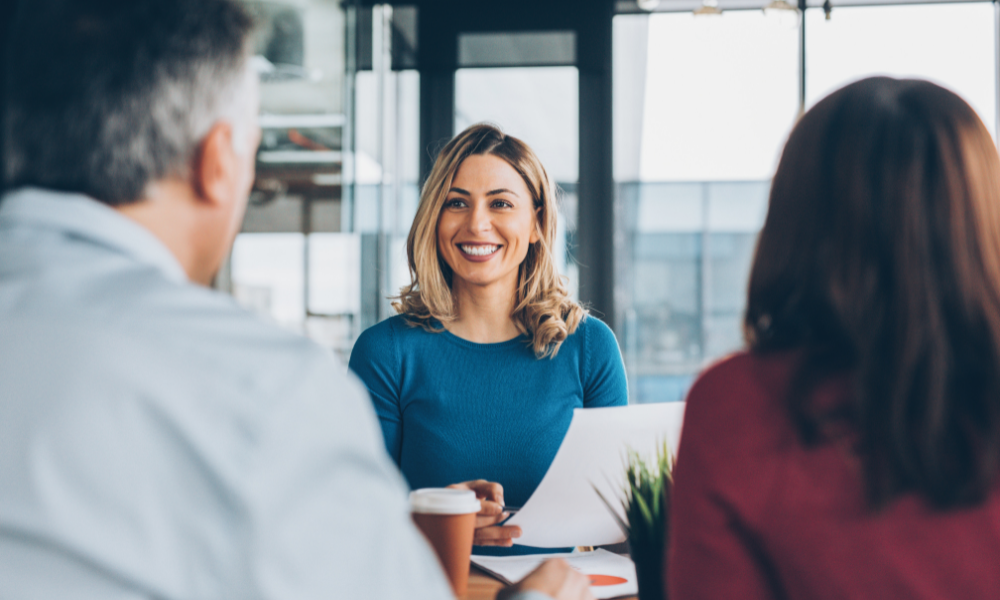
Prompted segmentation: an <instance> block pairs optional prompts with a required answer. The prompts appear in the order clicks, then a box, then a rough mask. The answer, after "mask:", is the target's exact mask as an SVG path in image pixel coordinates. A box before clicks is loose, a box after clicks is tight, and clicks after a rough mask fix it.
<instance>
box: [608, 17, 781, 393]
mask: <svg viewBox="0 0 1000 600" xmlns="http://www.w3.org/2000/svg"><path fill="white" fill-rule="evenodd" d="M797 35H798V33H797V30H795V29H794V28H789V27H787V26H786V25H785V24H783V23H779V22H776V21H774V20H772V19H768V18H766V17H765V16H764V15H763V14H762V13H761V12H760V11H732V12H726V13H724V14H723V15H722V16H721V17H715V18H711V17H709V18H706V17H695V16H693V15H692V14H690V13H672V14H670V13H663V14H655V15H651V16H620V17H617V18H616V19H615V52H616V56H615V62H614V66H615V115H614V117H615V127H616V131H615V155H616V160H615V163H616V164H615V177H616V183H617V189H618V201H619V203H620V212H619V214H620V215H621V220H620V222H619V223H618V227H619V231H620V232H621V237H622V239H623V242H624V243H623V244H622V245H621V246H620V248H621V249H620V252H623V253H624V256H623V257H622V258H621V259H619V261H618V262H619V264H620V265H621V266H622V267H621V268H620V269H618V274H617V277H618V281H617V286H618V288H619V289H618V290H617V296H616V297H617V298H618V299H619V302H620V305H621V308H620V309H619V310H620V313H619V323H621V324H622V327H621V328H620V329H621V331H620V332H619V333H620V336H621V338H622V342H623V352H624V356H625V361H626V367H627V369H628V372H629V378H630V382H629V383H630V388H631V390H632V399H631V401H632V402H640V403H641V402H662V401H673V400H681V399H683V397H684V394H685V393H686V390H687V387H688V386H689V385H690V383H691V380H692V379H693V376H694V374H695V373H697V372H698V371H699V370H700V369H701V368H702V367H703V365H704V364H705V362H706V361H708V360H711V359H712V358H713V357H717V356H721V355H722V354H725V353H726V352H729V351H731V350H734V349H737V348H739V347H740V345H741V343H742V342H741V325H740V323H741V318H742V311H743V297H744V295H745V287H746V280H747V276H748V272H749V264H750V259H751V256H752V252H753V247H754V242H755V236H756V233H757V231H758V229H759V228H760V226H761V225H762V224H763V218H764V215H765V213H766V202H767V190H768V180H769V178H770V177H771V175H772V173H773V170H774V167H775V165H776V163H777V158H778V153H779V152H780V149H781V147H782V145H783V143H784V140H785V137H786V136H787V134H788V131H789V130H790V128H791V126H792V124H793V123H794V120H795V117H796V114H797V110H798V95H797V89H798V88H797V86H798V74H797V73H798V59H797V52H798V38H797Z"/></svg>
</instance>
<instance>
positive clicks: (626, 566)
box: [472, 550, 639, 598]
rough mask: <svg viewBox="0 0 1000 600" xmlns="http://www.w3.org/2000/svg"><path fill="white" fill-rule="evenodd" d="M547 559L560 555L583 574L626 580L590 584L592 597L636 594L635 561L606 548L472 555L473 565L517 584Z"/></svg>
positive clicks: (508, 582) (559, 556) (637, 589)
mask: <svg viewBox="0 0 1000 600" xmlns="http://www.w3.org/2000/svg"><path fill="white" fill-rule="evenodd" d="M550 558H561V559H563V560H565V561H566V562H568V563H569V566H571V567H573V568H574V569H576V570H577V571H580V572H581V573H583V574H585V575H609V576H611V577H621V578H622V579H625V580H626V582H625V583H619V584H615V585H592V586H590V593H592V594H593V595H594V597H595V598H618V597H619V596H635V595H636V594H638V593H639V584H638V583H637V580H636V577H635V564H634V563H633V562H632V561H631V560H629V559H628V558H626V557H624V556H619V555H617V554H614V553H612V552H608V551H607V550H595V551H594V552H566V553H561V554H529V555H527V556H476V555H473V556H472V564H474V565H476V566H477V567H479V568H480V569H482V570H484V571H486V572H487V573H489V574H490V575H493V576H494V577H496V578H497V579H499V580H500V581H503V582H504V583H507V584H511V583H516V582H518V581H521V580H522V579H524V577H525V576H526V575H527V574H528V573H531V572H532V571H534V570H535V569H537V568H538V567H539V566H540V565H541V564H542V563H543V562H545V561H546V560H548V559H550Z"/></svg>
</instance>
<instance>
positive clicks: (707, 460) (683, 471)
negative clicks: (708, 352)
mask: <svg viewBox="0 0 1000 600" xmlns="http://www.w3.org/2000/svg"><path fill="white" fill-rule="evenodd" d="M720 379H724V378H720V377H718V376H714V377H713V376H711V372H710V373H709V375H708V376H702V378H701V379H700V380H699V381H697V382H696V383H695V385H694V386H693V387H692V389H691V392H690V393H689V395H688V398H687V407H686V409H685V415H684V426H683V434H682V436H681V446H680V449H679V451H678V459H677V465H676V467H675V469H674V487H673V497H672V506H671V513H670V531H669V537H670V540H669V550H668V563H667V578H666V579H667V582H668V588H669V589H668V592H669V597H670V599H671V600H694V599H706V600H708V599H713V600H714V599H717V598H740V599H741V600H754V599H757V598H759V599H762V600H763V599H773V598H778V597H782V595H781V594H775V592H774V590H773V589H772V587H773V586H772V585H771V579H770V578H769V576H768V572H769V569H768V567H767V560H766V558H765V556H764V554H763V553H762V551H761V549H760V545H759V544H758V542H757V540H756V539H755V536H754V534H753V531H752V528H751V527H749V526H747V525H746V524H745V523H744V522H743V519H742V517H741V516H740V511H739V510H738V508H737V507H736V506H734V504H733V503H734V502H738V500H735V501H734V500H733V499H732V498H733V495H732V494H731V493H729V490H728V489H723V486H722V485H721V484H720V483H719V482H720V481H726V480H728V479H729V476H728V475H727V474H726V473H722V472H720V471H724V470H726V469H729V468H735V467H734V465H733V463H734V462H738V461H739V460H740V457H739V451H738V449H737V448H733V447H730V446H727V445H726V444H727V440H730V439H732V438H733V437H735V436H734V435H732V433H731V432H730V431H729V429H730V426H731V425H733V424H729V423H725V422H726V419H727V411H725V407H724V406H722V407H720V402H719V398H720V396H721V395H726V394H728V395H729V396H732V392H733V391H732V390H731V389H727V385H726V383H725V382H724V381H720ZM728 412H729V413H732V412H733V411H728ZM736 426H738V425H736ZM736 485H737V486H739V485H741V484H740V483H739V482H737V483H736Z"/></svg>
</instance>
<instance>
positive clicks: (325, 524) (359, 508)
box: [245, 351, 452, 600]
mask: <svg viewBox="0 0 1000 600" xmlns="http://www.w3.org/2000/svg"><path fill="white" fill-rule="evenodd" d="M319 352H320V354H322V351H319ZM313 362H314V363H315V364H314V365H312V367H313V368H311V369H309V370H308V371H307V373H306V376H305V377H304V380H299V383H298V384H297V385H295V387H294V389H290V390H288V393H287V396H286V399H287V401H285V402H282V403H281V405H280V406H277V407H275V408H274V409H272V411H271V414H269V415H268V418H267V419H266V420H265V423H266V424H267V426H266V431H264V432H262V433H261V435H259V439H260V444H259V447H258V450H257V451H256V456H255V460H254V461H253V465H254V468H253V472H252V478H251V481H250V483H249V485H248V489H247V492H246V498H245V504H246V506H247V509H246V510H247V511H248V516H249V520H250V522H249V527H248V533H249V540H248V544H247V548H248V549H250V550H249V551H250V552H251V559H250V560H251V564H250V565H249V567H250V569H249V570H250V572H251V573H253V574H254V578H255V584H256V585H255V587H256V588H257V589H258V591H259V597H261V598H266V599H269V600H286V599H287V600H293V599H294V600H311V599H320V598H380V599H385V600H392V599H396V598H399V599H403V598H406V599H428V600H430V599H444V598H451V597H452V596H451V590H450V587H449V586H448V583H447V581H446V579H445V577H444V575H443V573H442V571H441V569H440V567H439V566H438V564H437V561H436V559H435V557H434V554H433V551H432V549H431V548H430V546H429V545H428V544H427V542H426V541H425V540H424V538H423V536H421V535H420V533H419V532H418V531H417V530H416V528H415V527H414V525H413V523H412V521H411V519H410V514H409V506H408V502H407V495H406V494H407V487H406V485H405V483H404V482H403V479H402V477H401V476H400V474H399V472H398V471H397V470H396V468H395V467H394V466H393V465H392V463H391V462H390V460H389V457H388V456H387V455H386V452H385V450H384V448H383V445H382V440H381V436H380V435H379V432H378V427H377V425H376V420H375V416H374V414H373V413H372V409H371V405H370V404H369V402H368V400H367V398H366V394H365V392H364V389H363V388H362V386H361V385H360V384H359V383H358V382H357V381H356V380H355V379H354V378H353V377H351V376H348V375H346V374H344V373H342V372H341V371H340V370H339V369H338V368H337V367H336V364H335V362H334V361H333V360H332V359H330V358H329V357H328V356H326V355H325V354H324V355H322V356H320V357H314V359H313ZM331 390H333V391H334V393H333V394H331V393H330V392H331Z"/></svg>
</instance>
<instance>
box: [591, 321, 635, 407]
mask: <svg viewBox="0 0 1000 600" xmlns="http://www.w3.org/2000/svg"><path fill="white" fill-rule="evenodd" d="M580 329H581V330H582V332H581V333H583V340H582V342H583V347H582V348H581V354H582V358H583V361H582V362H583V369H582V370H583V373H582V376H583V406H584V407H585V408H596V407H600V406H624V405H626V404H628V379H627V378H626V377H625V364H624V363H623V362H622V353H621V350H619V349H618V341H617V340H616V339H615V334H614V333H612V332H611V328H610V327H608V326H607V325H605V324H604V322H603V321H601V320H600V319H598V318H597V317H594V316H591V315H587V316H586V317H585V319H584V321H583V322H582V323H580Z"/></svg>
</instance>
